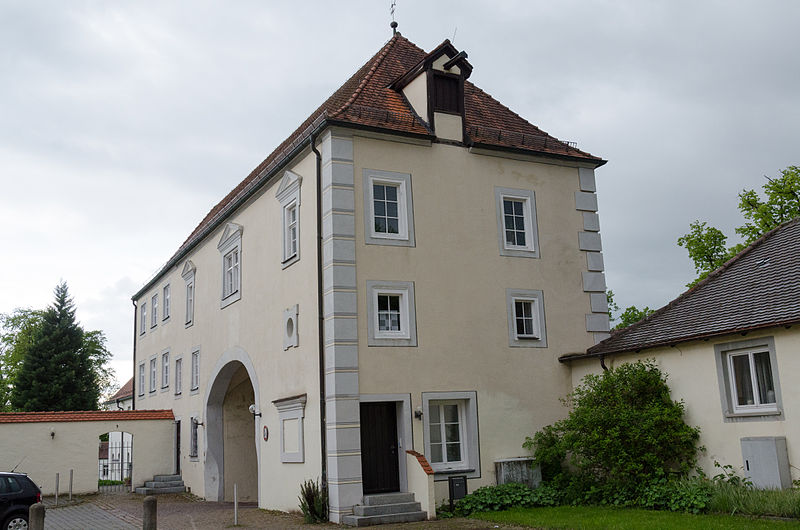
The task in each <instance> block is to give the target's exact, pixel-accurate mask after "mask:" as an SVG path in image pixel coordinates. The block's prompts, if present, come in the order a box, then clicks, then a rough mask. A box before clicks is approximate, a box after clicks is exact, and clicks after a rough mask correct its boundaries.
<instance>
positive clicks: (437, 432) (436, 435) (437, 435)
mask: <svg viewBox="0 0 800 530" xmlns="http://www.w3.org/2000/svg"><path fill="white" fill-rule="evenodd" d="M439 427H440V424H438V423H431V443H432V444H438V443H442V431H441V429H440V428H439Z"/></svg>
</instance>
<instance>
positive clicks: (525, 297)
mask: <svg viewBox="0 0 800 530" xmlns="http://www.w3.org/2000/svg"><path fill="white" fill-rule="evenodd" d="M518 301H519V302H530V303H531V309H532V310H533V315H532V316H533V322H534V326H533V327H534V334H533V335H531V336H525V335H519V334H518V333H517V310H516V302H518ZM506 311H507V312H508V345H509V346H511V347H512V348H546V347H547V328H546V326H545V315H544V293H543V292H542V291H540V290H536V289H506Z"/></svg>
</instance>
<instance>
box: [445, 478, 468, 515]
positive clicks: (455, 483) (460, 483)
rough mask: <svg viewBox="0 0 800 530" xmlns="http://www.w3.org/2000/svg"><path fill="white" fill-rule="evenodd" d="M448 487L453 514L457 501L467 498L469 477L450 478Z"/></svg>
mask: <svg viewBox="0 0 800 530" xmlns="http://www.w3.org/2000/svg"><path fill="white" fill-rule="evenodd" d="M447 485H448V486H449V487H450V511H451V512H452V511H453V504H455V501H457V500H458V499H463V498H464V497H466V496H467V477H466V475H459V476H457V477H449V478H448V479H447Z"/></svg>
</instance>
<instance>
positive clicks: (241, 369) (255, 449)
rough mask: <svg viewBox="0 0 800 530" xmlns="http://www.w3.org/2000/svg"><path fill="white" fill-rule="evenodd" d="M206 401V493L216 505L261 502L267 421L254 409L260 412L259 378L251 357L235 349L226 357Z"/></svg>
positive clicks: (216, 369) (223, 357)
mask: <svg viewBox="0 0 800 530" xmlns="http://www.w3.org/2000/svg"><path fill="white" fill-rule="evenodd" d="M211 381H213V382H212V383H211V385H209V386H208V387H207V388H208V390H207V391H206V397H205V404H206V405H205V406H206V410H205V420H204V424H205V436H206V444H205V447H206V457H205V493H206V499H208V500H210V501H223V500H233V485H234V483H235V484H237V487H238V494H239V500H242V501H258V499H259V495H258V492H259V480H258V477H259V476H260V475H261V459H260V454H259V453H260V448H259V444H258V432H259V429H260V423H261V421H260V420H261V418H260V416H254V415H253V414H251V413H250V411H249V410H248V407H249V406H250V405H251V404H253V403H255V404H256V408H259V405H258V403H260V401H259V389H258V378H257V376H256V373H255V369H254V367H253V364H252V362H251V361H250V357H249V356H248V355H247V352H245V351H244V350H243V349H241V348H238V347H236V348H231V349H230V350H228V351H226V352H225V353H224V354H223V355H222V357H220V359H219V361H218V362H217V365H216V366H215V368H214V372H213V375H212V377H211Z"/></svg>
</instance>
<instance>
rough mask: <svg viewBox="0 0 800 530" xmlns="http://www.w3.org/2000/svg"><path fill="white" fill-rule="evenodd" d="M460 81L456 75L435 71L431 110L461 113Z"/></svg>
mask: <svg viewBox="0 0 800 530" xmlns="http://www.w3.org/2000/svg"><path fill="white" fill-rule="evenodd" d="M459 93H460V83H459V78H458V76H454V75H444V74H439V73H436V74H434V76H433V111H434V112H449V113H453V114H460V113H461V102H462V101H463V98H461V97H460V94H459Z"/></svg>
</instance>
